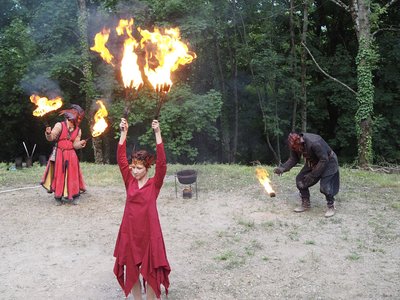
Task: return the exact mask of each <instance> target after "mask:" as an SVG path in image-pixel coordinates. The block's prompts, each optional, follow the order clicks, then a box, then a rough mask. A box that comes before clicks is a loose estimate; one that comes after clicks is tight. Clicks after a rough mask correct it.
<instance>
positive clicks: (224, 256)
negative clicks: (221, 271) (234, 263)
mask: <svg viewBox="0 0 400 300" xmlns="http://www.w3.org/2000/svg"><path fill="white" fill-rule="evenodd" d="M234 256H235V253H233V251H231V250H227V251H224V252H222V253H221V254H219V255H217V256H216V257H215V259H216V260H221V261H226V260H229V259H232V258H233V257H234Z"/></svg>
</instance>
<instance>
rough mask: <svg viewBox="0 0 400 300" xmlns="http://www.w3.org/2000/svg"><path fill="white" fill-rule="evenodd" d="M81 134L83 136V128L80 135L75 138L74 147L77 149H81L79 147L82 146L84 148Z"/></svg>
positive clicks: (79, 132)
mask: <svg viewBox="0 0 400 300" xmlns="http://www.w3.org/2000/svg"><path fill="white" fill-rule="evenodd" d="M81 136H82V130H81V129H79V131H78V135H77V136H76V138H75V140H74V148H75V149H76V150H79V149H82V148H83V147H82V145H81V143H80V141H81Z"/></svg>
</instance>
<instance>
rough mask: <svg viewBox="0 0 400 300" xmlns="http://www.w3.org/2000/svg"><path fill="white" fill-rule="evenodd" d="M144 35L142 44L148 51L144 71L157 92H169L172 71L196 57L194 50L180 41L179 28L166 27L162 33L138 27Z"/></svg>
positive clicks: (156, 29) (157, 30)
mask: <svg viewBox="0 0 400 300" xmlns="http://www.w3.org/2000/svg"><path fill="white" fill-rule="evenodd" d="M138 30H139V32H140V34H141V35H142V37H143V38H142V40H141V41H140V45H141V47H142V48H144V49H145V51H146V57H145V60H146V65H145V66H144V73H145V74H146V76H147V78H148V79H149V81H150V83H151V85H152V86H153V88H154V89H155V90H156V92H159V91H164V92H168V91H169V90H170V89H171V86H172V80H171V73H172V72H173V71H175V70H176V69H177V68H178V67H179V66H180V65H186V64H189V63H191V62H192V61H193V59H195V58H196V54H195V53H194V52H190V51H189V50H188V47H187V46H186V45H185V44H184V43H182V42H181V41H180V32H179V29H178V28H170V29H166V30H165V33H164V34H162V33H161V32H160V30H159V29H158V28H155V29H154V32H150V31H148V30H141V29H140V28H139V29H138Z"/></svg>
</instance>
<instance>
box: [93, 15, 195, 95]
mask: <svg viewBox="0 0 400 300" xmlns="http://www.w3.org/2000/svg"><path fill="white" fill-rule="evenodd" d="M133 23H134V22H133V19H130V20H125V19H121V20H120V21H119V24H118V26H117V27H116V32H117V34H118V35H119V36H124V37H125V42H124V51H123V58H122V60H121V74H122V79H123V82H124V86H125V88H135V89H139V88H140V86H141V85H143V82H144V79H143V78H142V72H141V70H142V71H143V73H144V75H145V76H146V77H147V79H148V80H149V82H150V83H151V85H152V87H153V88H154V90H155V91H156V92H165V93H166V92H168V91H169V90H170V89H171V86H172V80H171V73H172V72H173V71H175V70H176V69H177V68H178V67H179V66H180V65H185V64H189V63H191V62H192V61H193V59H195V58H196V54H195V53H194V52H191V51H189V50H188V47H187V45H185V44H184V43H183V42H181V41H180V32H179V29H178V28H170V29H165V30H163V32H164V33H161V31H160V29H158V28H155V29H154V32H150V31H148V30H142V29H140V28H137V32H138V33H139V34H140V35H141V40H140V41H138V40H136V39H135V38H134V37H133V34H132V32H133ZM109 34H110V29H103V30H102V32H100V33H98V34H96V37H95V46H93V47H92V48H90V49H91V50H93V51H96V52H98V53H100V55H101V57H102V58H103V59H104V60H105V61H106V62H107V63H109V64H111V62H112V58H113V56H112V55H111V54H110V52H109V50H108V49H107V47H106V46H105V44H106V43H107V41H108V38H109ZM137 53H143V54H144V57H143V59H140V58H141V57H138V54H137ZM141 61H142V63H140V62H141Z"/></svg>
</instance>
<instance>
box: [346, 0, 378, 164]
mask: <svg viewBox="0 0 400 300" xmlns="http://www.w3.org/2000/svg"><path fill="white" fill-rule="evenodd" d="M357 3H358V7H353V13H352V16H353V21H354V23H355V24H356V27H357V28H356V32H357V38H358V53H357V59H356V64H357V87H358V93H357V103H358V109H357V113H356V124H357V134H358V164H359V166H360V167H363V168H364V167H367V166H368V165H369V164H371V163H372V159H373V157H372V113H373V109H374V89H375V88H374V85H373V82H372V71H373V69H374V60H375V59H376V57H377V53H376V52H375V50H374V48H373V41H372V36H371V25H370V21H369V14H370V7H369V1H368V0H359V1H358V2H357ZM354 5H356V4H354ZM355 12H357V14H355Z"/></svg>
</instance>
